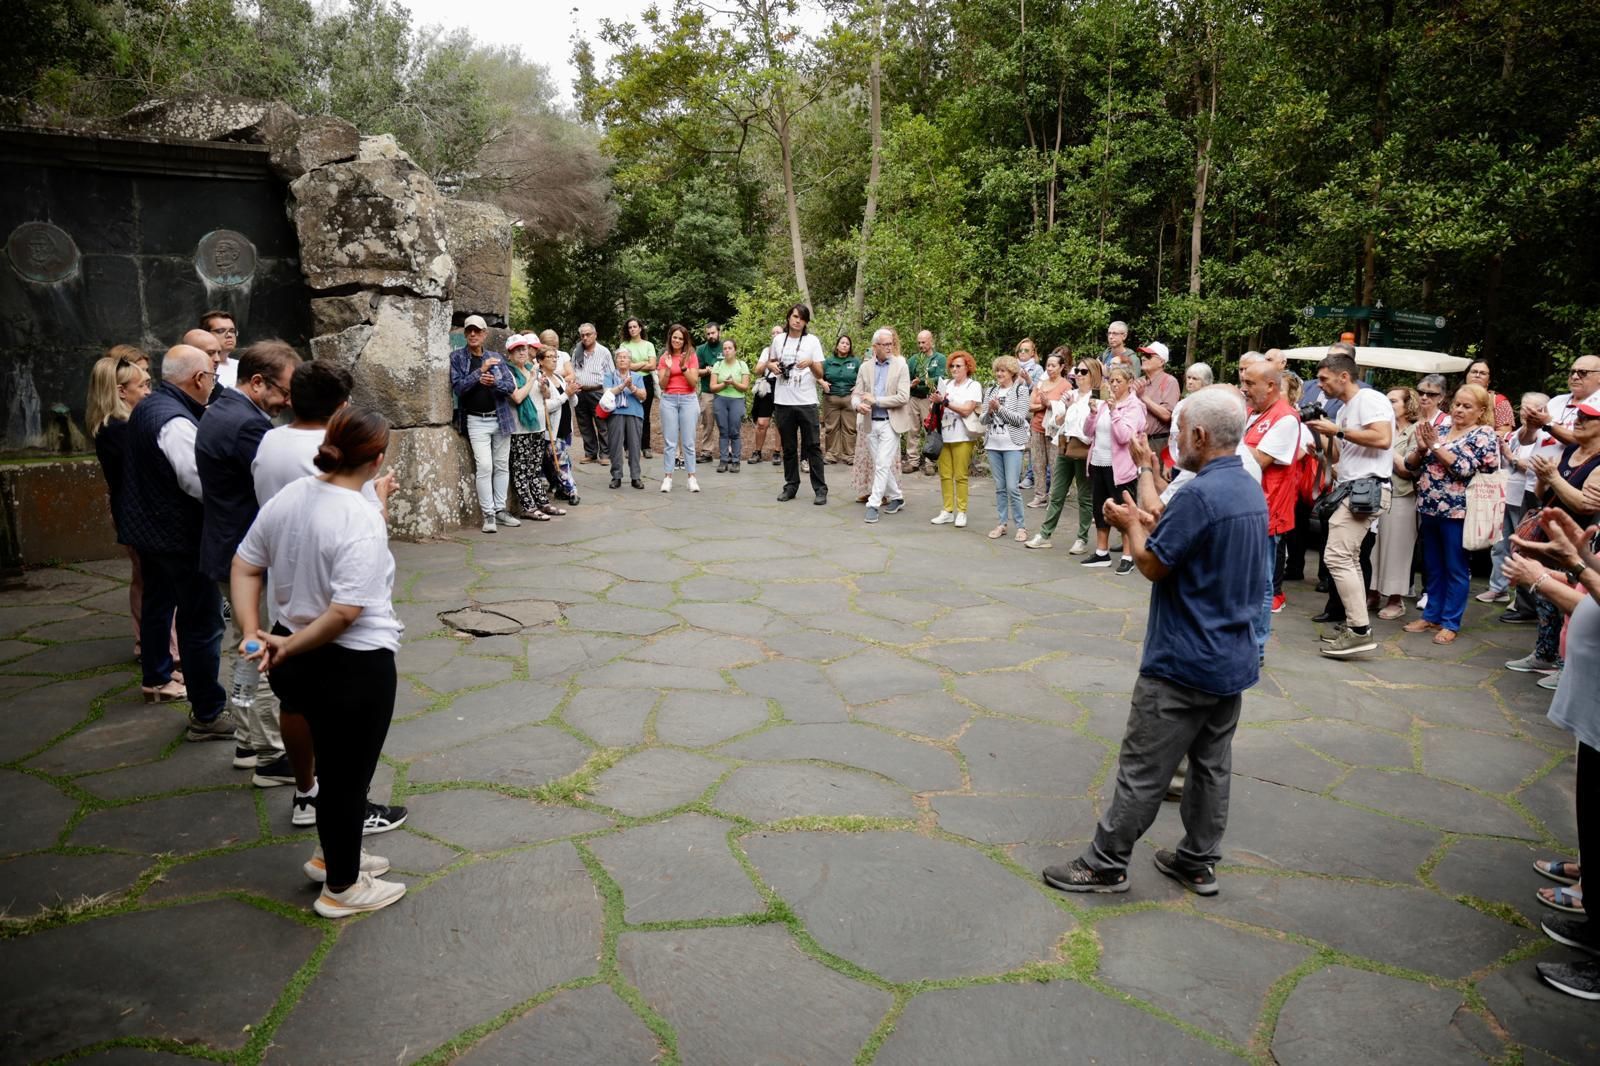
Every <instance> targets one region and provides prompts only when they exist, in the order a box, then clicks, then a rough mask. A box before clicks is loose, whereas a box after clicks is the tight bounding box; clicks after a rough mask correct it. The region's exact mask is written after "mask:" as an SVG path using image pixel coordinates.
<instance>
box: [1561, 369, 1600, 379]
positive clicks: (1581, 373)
mask: <svg viewBox="0 0 1600 1066" xmlns="http://www.w3.org/2000/svg"><path fill="white" fill-rule="evenodd" d="M1590 374H1600V370H1569V371H1567V377H1569V378H1585V377H1588V376H1589V375H1590Z"/></svg>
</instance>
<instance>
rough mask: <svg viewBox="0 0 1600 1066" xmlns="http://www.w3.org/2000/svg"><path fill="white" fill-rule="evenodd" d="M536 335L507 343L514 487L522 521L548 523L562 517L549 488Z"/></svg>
mask: <svg viewBox="0 0 1600 1066" xmlns="http://www.w3.org/2000/svg"><path fill="white" fill-rule="evenodd" d="M543 347H544V346H543V345H542V344H540V342H539V338H538V337H537V336H535V335H534V334H532V333H525V334H512V335H511V336H510V337H509V338H507V340H506V360H507V362H506V368H507V369H508V370H510V371H511V381H512V384H513V385H515V386H516V387H515V388H514V389H512V390H511V396H510V397H509V402H510V404H511V416H512V429H511V487H512V488H514V489H516V490H517V503H518V504H519V505H520V508H521V511H522V517H523V518H526V519H528V520H530V521H533V522H548V521H550V519H551V518H552V517H553V516H554V515H555V514H557V513H559V512H558V511H557V510H556V509H555V508H553V507H552V506H551V504H550V493H549V491H548V489H547V488H546V487H545V479H544V463H545V455H546V453H547V450H548V447H549V443H548V440H547V438H546V437H545V432H544V430H545V422H546V421H547V419H548V418H549V415H548V413H547V412H546V409H545V402H544V393H543V392H542V391H541V389H540V387H539V378H540V375H539V365H538V357H539V353H540V351H542V350H543Z"/></svg>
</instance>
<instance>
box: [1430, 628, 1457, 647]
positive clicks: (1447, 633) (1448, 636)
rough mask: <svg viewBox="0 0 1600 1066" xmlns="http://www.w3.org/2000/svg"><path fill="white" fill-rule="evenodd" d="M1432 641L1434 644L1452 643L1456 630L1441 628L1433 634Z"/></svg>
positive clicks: (1454, 639) (1454, 640)
mask: <svg viewBox="0 0 1600 1066" xmlns="http://www.w3.org/2000/svg"><path fill="white" fill-rule="evenodd" d="M1433 642H1434V643H1435V644H1454V643H1455V642H1456V631H1455V630H1453V629H1441V630H1439V632H1437V633H1435V634H1434V635H1433Z"/></svg>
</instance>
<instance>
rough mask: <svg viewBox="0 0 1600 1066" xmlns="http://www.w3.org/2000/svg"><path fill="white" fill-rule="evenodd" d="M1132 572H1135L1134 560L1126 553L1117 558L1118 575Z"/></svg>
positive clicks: (1121, 575)
mask: <svg viewBox="0 0 1600 1066" xmlns="http://www.w3.org/2000/svg"><path fill="white" fill-rule="evenodd" d="M1131 573H1133V560H1132V559H1130V558H1128V557H1127V556H1126V555H1124V556H1123V557H1122V558H1121V559H1119V560H1117V576H1118V577H1123V576H1125V575H1127V574H1131Z"/></svg>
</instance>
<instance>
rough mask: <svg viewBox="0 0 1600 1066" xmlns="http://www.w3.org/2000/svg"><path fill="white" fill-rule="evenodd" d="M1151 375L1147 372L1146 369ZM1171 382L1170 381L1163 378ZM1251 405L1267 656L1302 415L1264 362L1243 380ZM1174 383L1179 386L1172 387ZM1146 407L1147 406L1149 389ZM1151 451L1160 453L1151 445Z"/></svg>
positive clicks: (1249, 436) (1260, 640) (1262, 638)
mask: <svg viewBox="0 0 1600 1066" xmlns="http://www.w3.org/2000/svg"><path fill="white" fill-rule="evenodd" d="M1147 371H1148V367H1147ZM1162 377H1166V378H1168V379H1169V380H1171V376H1170V375H1167V374H1162ZM1241 378H1242V379H1243V382H1244V395H1245V399H1246V400H1247V401H1248V403H1249V405H1250V412H1251V413H1250V416H1249V421H1248V423H1247V424H1246V427H1245V431H1244V443H1245V445H1246V446H1247V447H1249V448H1250V453H1251V455H1252V456H1253V457H1254V458H1255V461H1256V464H1257V465H1258V466H1259V467H1260V468H1261V491H1262V492H1263V493H1264V494H1265V495H1266V499H1267V569H1266V572H1265V574H1264V575H1263V585H1264V588H1263V590H1262V602H1261V614H1260V616H1259V617H1258V618H1257V619H1256V645H1257V648H1258V650H1259V651H1260V653H1261V654H1262V655H1263V656H1264V655H1266V653H1267V640H1268V639H1269V638H1270V637H1271V636H1272V616H1273V614H1274V613H1275V612H1277V611H1280V610H1282V609H1283V605H1284V599H1283V593H1282V592H1281V591H1280V589H1279V587H1278V585H1277V582H1278V578H1277V574H1278V573H1279V569H1280V568H1279V567H1278V565H1277V560H1278V554H1279V551H1280V545H1282V544H1283V538H1284V537H1285V536H1287V535H1288V533H1289V531H1290V530H1291V529H1293V528H1294V505H1295V500H1296V499H1298V498H1299V494H1300V483H1299V480H1298V479H1297V478H1296V477H1295V476H1294V475H1295V466H1294V461H1295V460H1296V459H1297V458H1299V456H1300V416H1299V415H1298V414H1297V413H1296V412H1295V409H1294V408H1293V407H1291V406H1290V405H1289V401H1288V400H1286V399H1284V396H1283V372H1282V371H1280V370H1279V369H1278V368H1277V367H1275V366H1273V365H1272V364H1271V363H1270V362H1267V361H1266V360H1262V361H1261V362H1259V363H1256V364H1254V365H1253V366H1250V367H1249V368H1247V369H1246V370H1245V371H1244V373H1243V374H1242V375H1241ZM1174 384H1176V382H1174ZM1145 402H1146V403H1147V404H1148V403H1149V389H1148V387H1147V388H1146V395H1145ZM1150 450H1151V451H1152V452H1155V453H1156V454H1158V455H1159V454H1160V453H1159V452H1158V451H1157V449H1156V445H1155V441H1154V440H1151V442H1150Z"/></svg>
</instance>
